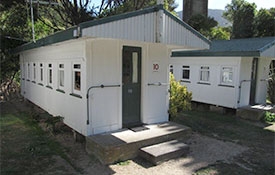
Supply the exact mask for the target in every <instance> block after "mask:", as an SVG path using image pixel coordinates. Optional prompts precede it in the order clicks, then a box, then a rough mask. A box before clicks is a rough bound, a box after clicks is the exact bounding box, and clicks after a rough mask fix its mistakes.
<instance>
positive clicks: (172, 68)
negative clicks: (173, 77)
mask: <svg viewBox="0 0 275 175" xmlns="http://www.w3.org/2000/svg"><path fill="white" fill-rule="evenodd" d="M169 72H170V73H171V74H174V65H173V64H170V65H169Z"/></svg>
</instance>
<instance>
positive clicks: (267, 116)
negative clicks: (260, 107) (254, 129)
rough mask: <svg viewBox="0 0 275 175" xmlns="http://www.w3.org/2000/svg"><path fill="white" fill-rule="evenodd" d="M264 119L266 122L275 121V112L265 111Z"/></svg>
mask: <svg viewBox="0 0 275 175" xmlns="http://www.w3.org/2000/svg"><path fill="white" fill-rule="evenodd" d="M264 120H265V121H266V122H274V121H275V114H274V113H271V112H265V115H264Z"/></svg>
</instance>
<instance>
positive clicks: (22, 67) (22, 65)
mask: <svg viewBox="0 0 275 175" xmlns="http://www.w3.org/2000/svg"><path fill="white" fill-rule="evenodd" d="M20 69H21V79H22V80H24V79H25V64H24V63H22V64H21V68H20Z"/></svg>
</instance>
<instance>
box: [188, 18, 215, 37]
mask: <svg viewBox="0 0 275 175" xmlns="http://www.w3.org/2000/svg"><path fill="white" fill-rule="evenodd" d="M188 24H189V25H190V26H192V27H193V28H194V29H195V30H197V31H199V32H200V33H201V34H203V35H205V36H206V37H209V36H210V33H211V29H212V28H213V27H216V26H217V25H218V22H217V21H216V20H215V19H214V18H211V17H206V16H204V15H201V14H198V15H194V16H192V17H191V18H190V20H189V21H188Z"/></svg>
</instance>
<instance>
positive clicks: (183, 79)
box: [181, 65, 190, 81]
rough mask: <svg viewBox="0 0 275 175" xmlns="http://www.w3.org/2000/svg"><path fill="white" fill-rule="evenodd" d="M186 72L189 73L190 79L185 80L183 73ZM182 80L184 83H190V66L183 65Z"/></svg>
mask: <svg viewBox="0 0 275 175" xmlns="http://www.w3.org/2000/svg"><path fill="white" fill-rule="evenodd" d="M184 71H188V78H183V72H184ZM181 80H182V81H190V66H189V65H182V69H181Z"/></svg>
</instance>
